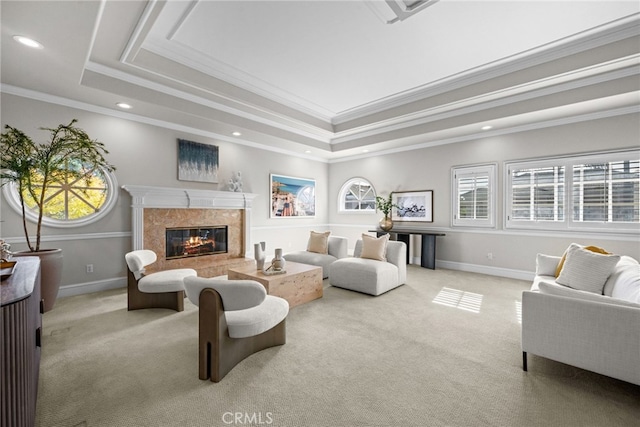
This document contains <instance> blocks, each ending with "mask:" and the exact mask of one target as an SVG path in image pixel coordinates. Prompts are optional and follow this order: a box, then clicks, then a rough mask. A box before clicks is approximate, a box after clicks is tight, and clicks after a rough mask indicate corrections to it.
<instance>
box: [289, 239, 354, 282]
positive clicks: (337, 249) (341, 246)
mask: <svg viewBox="0 0 640 427" xmlns="http://www.w3.org/2000/svg"><path fill="white" fill-rule="evenodd" d="M327 245H328V253H326V254H322V253H318V252H310V251H298V252H291V253H288V254H285V255H284V259H285V260H287V261H293V262H299V263H302V264H310V265H316V266H318V267H322V278H323V279H326V278H327V277H329V266H330V265H331V264H332V263H333V262H334V261H336V260H338V259H340V258H346V257H347V256H348V255H349V254H348V250H349V248H348V246H349V241H348V240H347V238H346V237H339V236H329V238H328V243H327Z"/></svg>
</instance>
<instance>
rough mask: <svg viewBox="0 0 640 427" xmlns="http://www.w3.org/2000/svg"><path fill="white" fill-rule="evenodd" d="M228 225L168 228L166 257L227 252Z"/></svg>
mask: <svg viewBox="0 0 640 427" xmlns="http://www.w3.org/2000/svg"><path fill="white" fill-rule="evenodd" d="M227 228H228V227H227V226H226V225H218V226H201V227H175V228H167V229H166V248H167V250H166V259H176V258H188V257H198V256H204V255H213V254H220V253H227Z"/></svg>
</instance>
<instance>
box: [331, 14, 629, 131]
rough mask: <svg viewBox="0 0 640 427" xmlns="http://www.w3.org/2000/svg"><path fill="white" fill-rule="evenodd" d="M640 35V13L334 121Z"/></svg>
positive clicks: (352, 111)
mask: <svg viewBox="0 0 640 427" xmlns="http://www.w3.org/2000/svg"><path fill="white" fill-rule="evenodd" d="M639 35H640V13H636V14H634V15H631V16H629V17H627V18H624V19H620V20H618V21H615V22H613V23H610V24H608V25H604V26H601V27H598V28H595V29H591V30H589V31H585V32H583V33H581V34H578V35H574V36H572V37H567V38H565V39H563V40H560V41H557V42H555V43H550V44H548V45H546V46H543V47H540V48H536V49H531V50H529V51H526V52H523V53H520V54H518V55H514V56H511V57H508V58H505V59H503V60H501V61H496V62H493V63H490V64H487V65H484V66H481V67H477V68H473V69H471V70H468V71H466V72H464V73H460V74H456V75H453V76H451V77H448V78H445V79H441V80H438V81H435V82H432V83H429V84H426V85H423V86H419V87H416V88H414V89H412V90H409V91H406V92H403V93H400V94H396V95H392V96H389V97H387V98H383V99H380V100H377V101H373V102H371V103H368V104H365V105H361V106H358V107H354V108H352V109H350V110H346V111H343V112H341V113H338V114H337V115H335V116H334V117H333V119H332V120H331V123H332V124H334V125H340V124H343V123H347V122H350V121H352V120H356V119H360V118H363V117H366V116H369V115H371V114H376V113H379V112H382V111H385V110H388V109H391V108H396V107H399V106H401V105H404V104H407V103H410V102H415V101H419V100H422V99H425V98H429V97H432V96H435V95H439V94H442V93H445V92H448V91H451V90H454V89H459V88H461V87H465V86H469V85H472V84H476V83H481V82H483V81H486V80H489V79H492V78H496V77H500V76H503V75H505V74H509V73H513V72H515V71H521V70H523V69H526V68H529V67H533V66H536V65H540V64H543V63H546V62H550V61H553V60H557V59H559V58H562V57H565V56H569V55H573V54H576V53H580V52H583V51H586V50H589V49H594V48H597V47H600V46H603V45H606V44H609V43H613V42H616V41H620V40H624V39H626V38H630V37H637V36H639Z"/></svg>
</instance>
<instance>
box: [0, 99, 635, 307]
mask: <svg viewBox="0 0 640 427" xmlns="http://www.w3.org/2000/svg"><path fill="white" fill-rule="evenodd" d="M1 102H2V103H1V111H2V126H4V125H5V124H10V125H12V126H15V127H17V128H19V129H21V130H23V131H25V132H26V133H27V134H29V135H30V136H32V137H33V138H34V139H35V140H36V141H42V140H43V138H45V137H46V135H45V134H44V133H42V132H40V131H38V128H39V127H41V126H46V127H54V126H56V125H57V124H59V123H67V122H69V121H70V120H71V119H72V118H77V119H78V120H79V122H78V125H79V126H80V127H82V128H83V129H85V130H86V131H87V132H88V133H89V135H90V136H91V137H92V138H96V139H98V140H100V141H102V142H104V143H105V144H106V146H107V148H108V150H109V151H110V154H109V160H110V161H111V162H112V163H113V164H114V165H115V166H116V167H117V171H116V173H115V175H116V177H117V180H118V184H119V186H122V185H126V184H129V185H152V186H159V187H178V188H200V189H221V190H222V189H224V182H225V181H226V180H227V179H228V178H229V177H231V174H232V172H234V171H238V170H239V171H241V172H242V174H243V181H244V190H245V191H246V192H250V193H256V194H257V195H258V196H257V197H256V199H255V201H254V208H253V213H252V231H251V242H252V243H256V242H260V241H265V242H267V256H270V254H272V253H273V250H274V249H275V248H277V247H281V248H283V249H284V251H285V253H286V252H288V251H291V250H299V249H304V248H305V246H306V242H307V237H308V233H309V230H316V231H322V230H331V231H332V233H333V234H334V235H343V236H346V237H348V238H349V246H350V248H353V246H354V244H355V240H356V239H358V238H359V237H360V235H361V233H363V232H367V230H369V229H371V228H373V227H374V226H375V225H376V224H377V222H378V220H379V219H380V215H379V214H377V213H367V214H340V213H338V212H337V206H338V192H339V190H340V188H341V186H342V185H343V184H344V183H345V182H346V181H347V180H348V179H350V178H353V177H356V176H360V177H363V178H366V179H367V180H369V181H370V182H371V183H372V184H373V185H374V186H375V188H376V190H377V191H378V192H379V193H382V194H384V195H386V194H388V193H389V192H390V191H400V190H404V191H408V190H427V189H431V190H434V222H433V223H430V224H425V226H427V227H429V228H431V229H434V230H437V231H442V232H444V233H446V236H445V237H439V238H438V253H437V258H438V264H439V267H445V268H455V269H462V270H469V271H478V272H483V273H488V274H496V275H505V276H511V277H522V278H525V277H526V276H528V275H530V274H531V272H532V271H533V270H534V268H535V254H536V253H537V252H544V253H550V254H561V253H562V252H563V251H564V249H565V248H566V247H567V246H568V245H569V243H571V242H574V241H575V242H579V243H589V244H597V245H599V246H602V247H604V248H606V249H609V250H610V251H612V252H616V253H620V254H627V255H631V256H633V257H635V258H640V248H639V245H638V241H637V240H638V238H637V236H634V237H625V236H613V235H601V234H584V233H582V234H578V233H567V234H560V233H533V232H527V233H525V232H515V231H505V230H503V229H502V212H503V211H502V209H503V208H502V203H501V200H502V185H503V184H502V179H503V178H502V173H503V162H504V161H508V160H516V159H526V158H532V157H542V156H552V155H564V154H575V153H583V152H592V151H599V150H606V149H616V148H625V147H637V146H638V141H639V140H640V134H639V132H640V131H639V130H638V129H639V128H640V121H639V116H638V115H635V114H634V115H626V116H620V117H613V118H607V119H601V120H594V121H589V122H582V123H576V124H572V125H565V126H556V127H550V128H546V129H541V130H534V131H528V132H521V133H512V134H507V135H501V136H483V137H480V138H478V139H477V140H473V141H468V142H461V143H456V144H449V145H440V146H436V147H431V148H424V149H419V150H413V151H407V152H401V153H394V154H385V155H381V156H371V157H366V158H362V159H358V160H350V161H339V162H334V163H330V164H328V163H325V162H321V161H315V160H311V159H308V158H303V157H297V156H291V155H284V154H280V153H276V152H272V151H267V150H261V149H256V148H253V147H250V146H248V145H240V144H235V143H232V142H228V141H222V140H216V139H214V138H212V137H203V136H201V135H192V134H189V133H185V132H181V131H175V130H172V129H169V128H165V127H158V126H152V125H147V124H143V123H139V122H136V121H131V120H126V119H123V118H118V117H112V116H108V115H103V114H98V113H94V112H88V111H83V110H79V109H75V108H69V107H65V106H60V105H54V104H49V103H46V102H40V101H35V100H31V99H26V98H22V97H17V96H13V95H7V94H3V95H2V101H1ZM178 138H183V139H189V140H193V141H198V142H202V143H209V144H215V145H218V146H219V149H220V181H221V183H222V184H221V185H220V186H218V185H216V184H206V183H197V182H185V181H178V180H177V170H176V158H177V148H176V144H177V143H176V140H177V139H178ZM487 162H495V163H496V164H497V165H498V188H499V196H498V201H499V203H498V210H499V212H498V227H497V228H496V229H495V230H459V229H452V228H451V226H450V217H451V202H450V192H451V188H450V187H451V179H450V175H451V167H452V166H459V165H468V164H477V163H487ZM270 173H278V174H283V175H291V176H297V177H303V178H312V179H315V180H316V203H317V209H316V210H317V212H316V217H315V218H311V219H309V218H278V219H272V218H269V209H270V188H269V174H270ZM0 203H1V206H0V215H1V219H2V222H0V236H2V237H3V238H7V239H9V240H10V241H11V242H12V248H13V249H15V250H20V249H24V248H25V246H24V244H23V243H20V242H21V241H23V238H22V232H21V222H20V217H19V216H18V215H17V214H16V213H15V212H14V211H13V210H12V209H11V208H10V207H8V206H7V203H6V202H5V200H4V198H0ZM130 231H131V213H130V196H129V195H128V193H127V192H126V191H124V190H121V191H120V197H119V200H118V204H117V206H116V207H115V209H114V210H113V211H112V212H111V213H110V214H109V215H108V216H106V217H105V218H104V219H102V220H100V221H99V222H97V223H94V224H91V225H90V226H86V227H82V228H73V229H54V228H45V230H44V235H45V237H46V239H47V241H46V242H45V245H44V246H45V247H61V248H62V249H63V251H64V272H63V283H62V288H61V296H65V295H72V294H76V293H82V292H90V291H95V290H100V289H107V288H112V287H118V286H124V285H125V280H124V278H125V276H126V269H125V265H124V253H125V252H126V251H128V250H129V249H130V247H131V237H130ZM414 242H415V238H414ZM487 252H492V253H493V255H494V257H493V260H488V259H487V257H486V254H487ZM411 255H412V257H413V258H415V257H417V256H419V251H418V250H417V249H416V250H412V254H411ZM86 264H93V265H94V273H92V274H87V273H86V272H85V266H86Z"/></svg>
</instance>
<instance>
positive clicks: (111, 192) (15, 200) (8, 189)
mask: <svg viewBox="0 0 640 427" xmlns="http://www.w3.org/2000/svg"><path fill="white" fill-rule="evenodd" d="M100 170H101V171H102V173H103V175H104V178H105V182H106V184H107V199H106V200H105V202H104V204H103V205H102V207H101V209H100V210H99V211H98V212H95V213H93V214H91V215H87V216H85V217H82V218H78V219H69V220H60V219H54V218H50V217H48V216H46V215H43V216H42V224H43V225H46V226H48V227H53V228H75V227H82V226H85V225H89V224H93V223H94V222H97V221H99V220H100V219H102V218H103V217H104V216H106V215H107V214H108V213H109V212H111V210H112V209H113V208H114V206H115V205H116V203H117V201H118V181H117V180H116V177H115V175H114V174H113V173H111V172H109V171H107V170H105V169H103V168H100ZM2 192H3V194H4V198H5V200H6V201H7V203H8V204H9V206H10V207H11V208H12V209H13V210H14V211H15V212H16V213H17V214H18V215H20V216H21V217H22V207H21V205H20V195H19V194H18V185H17V184H16V183H15V182H9V183H7V184H6V185H4V186H3V187H2ZM25 216H26V218H27V220H29V221H31V222H34V223H37V222H38V212H37V211H35V210H33V209H29V208H28V207H26V206H25Z"/></svg>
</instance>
